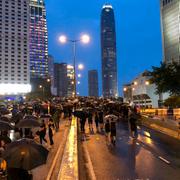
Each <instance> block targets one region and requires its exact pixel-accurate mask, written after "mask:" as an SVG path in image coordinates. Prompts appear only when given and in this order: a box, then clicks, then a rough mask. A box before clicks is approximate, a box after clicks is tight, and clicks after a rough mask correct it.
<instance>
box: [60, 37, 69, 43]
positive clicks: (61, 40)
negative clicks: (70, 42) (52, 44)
mask: <svg viewBox="0 0 180 180" xmlns="http://www.w3.org/2000/svg"><path fill="white" fill-rule="evenodd" d="M59 41H60V43H66V42H67V37H66V36H64V35H61V36H60V37H59Z"/></svg>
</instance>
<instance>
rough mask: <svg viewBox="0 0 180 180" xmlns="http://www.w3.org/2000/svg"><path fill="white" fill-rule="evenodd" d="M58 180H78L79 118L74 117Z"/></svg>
mask: <svg viewBox="0 0 180 180" xmlns="http://www.w3.org/2000/svg"><path fill="white" fill-rule="evenodd" d="M57 179H58V180H65V179H68V180H78V179H79V173H78V149H77V119H76V118H75V117H73V118H72V122H71V127H70V131H69V135H68V137H67V141H66V146H65V149H64V153H63V158H62V162H61V167H60V171H59V174H58V178H57Z"/></svg>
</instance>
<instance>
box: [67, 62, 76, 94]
mask: <svg viewBox="0 0 180 180" xmlns="http://www.w3.org/2000/svg"><path fill="white" fill-rule="evenodd" d="M74 95H75V90H74V66H71V65H67V96H68V97H72V96H74Z"/></svg>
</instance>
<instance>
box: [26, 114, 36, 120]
mask: <svg viewBox="0 0 180 180" xmlns="http://www.w3.org/2000/svg"><path fill="white" fill-rule="evenodd" d="M24 120H38V118H37V117H36V116H33V115H27V116H25V117H24Z"/></svg>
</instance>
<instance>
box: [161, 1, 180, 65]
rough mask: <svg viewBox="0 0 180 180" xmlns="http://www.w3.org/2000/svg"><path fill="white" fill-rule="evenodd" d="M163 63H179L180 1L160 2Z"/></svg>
mask: <svg viewBox="0 0 180 180" xmlns="http://www.w3.org/2000/svg"><path fill="white" fill-rule="evenodd" d="M161 23H162V35H163V47H164V62H165V63H171V62H178V63H180V0H161Z"/></svg>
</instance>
